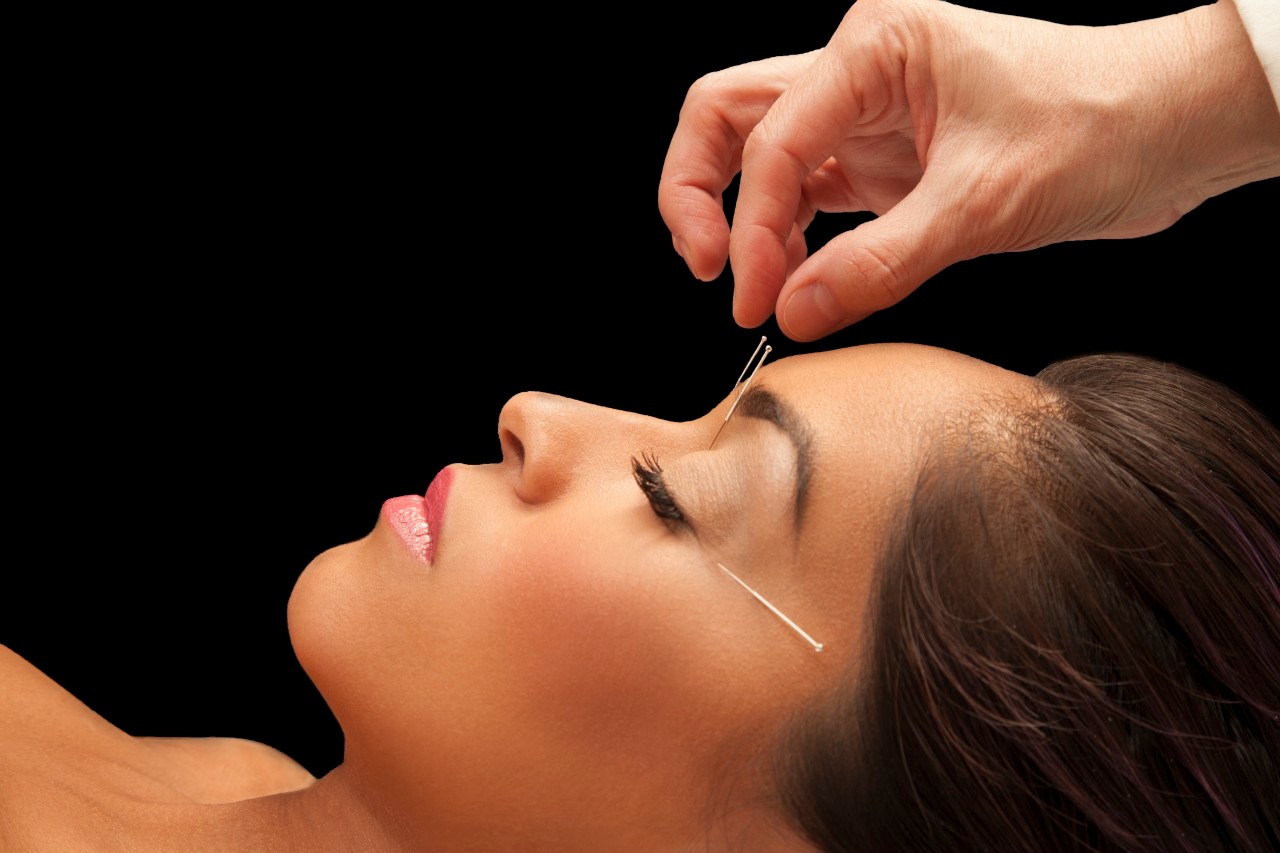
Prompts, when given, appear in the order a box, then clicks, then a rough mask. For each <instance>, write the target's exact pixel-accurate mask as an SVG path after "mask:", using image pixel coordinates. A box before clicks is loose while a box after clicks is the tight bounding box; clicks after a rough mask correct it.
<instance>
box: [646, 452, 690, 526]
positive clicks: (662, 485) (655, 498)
mask: <svg viewBox="0 0 1280 853" xmlns="http://www.w3.org/2000/svg"><path fill="white" fill-rule="evenodd" d="M631 473H632V475H633V476H635V478H636V485H637V486H639V487H640V491H642V492H644V496H645V497H646V498H647V499H648V501H649V506H650V507H652V508H653V514H654V515H656V516H658V518H660V519H662V520H663V521H664V522H666V524H667V526H668V527H672V528H673V529H674V528H675V527H684V528H687V529H689V530H692V529H693V527H692V525H690V524H689V520H688V519H687V518H685V515H684V512H682V511H681V509H680V505H679V504H677V503H676V501H675V498H673V497H671V492H670V491H668V490H667V481H666V478H664V477H663V476H662V466H661V465H659V464H658V459H657V457H655V456H651V455H649V454H648V453H643V454H641V458H640V459H636V458H635V457H634V456H633V457H631Z"/></svg>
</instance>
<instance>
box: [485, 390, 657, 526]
mask: <svg viewBox="0 0 1280 853" xmlns="http://www.w3.org/2000/svg"><path fill="white" fill-rule="evenodd" d="M674 426H676V425H675V424H671V423H668V422H667V421H661V420H657V419H656V418H648V417H645V416H643V415H635V414H631V413H630V412H621V411H618V410H616V409H606V408H603V407H601V406H593V405H591V404H589V403H583V402H580V401H578V400H572V399H569V398H567V397H559V396H556V395H554V394H542V393H537V392H532V391H526V392H524V393H522V394H517V395H515V396H514V397H512V398H511V399H510V400H508V401H507V404H506V405H505V406H503V407H502V413H501V414H500V415H499V416H498V437H499V439H500V440H501V442H502V465H503V467H504V468H505V469H506V470H507V473H508V476H509V477H510V478H511V479H512V482H513V486H514V488H515V490H516V494H517V495H518V496H519V497H520V499H521V500H523V501H525V502H526V503H541V502H544V501H548V500H552V499H554V498H556V497H558V496H560V495H562V494H564V493H565V492H566V491H568V490H569V489H571V488H573V487H574V486H575V485H576V484H577V483H578V482H579V481H581V480H582V479H584V478H586V477H589V476H594V475H597V474H600V475H607V473H609V472H614V473H617V474H619V475H620V476H630V468H629V465H630V460H631V457H632V456H638V455H639V454H640V453H641V452H642V451H644V450H648V449H653V446H654V445H655V444H659V443H661V444H663V445H666V446H670V444H671V441H672V438H673V433H672V432H671V428H672V427H674ZM615 469H616V470H615Z"/></svg>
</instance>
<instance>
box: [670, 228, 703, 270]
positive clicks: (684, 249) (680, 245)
mask: <svg viewBox="0 0 1280 853" xmlns="http://www.w3.org/2000/svg"><path fill="white" fill-rule="evenodd" d="M671 242H672V243H674V244H675V247H676V254H678V255H679V256H680V257H682V258H684V262H685V265H686V266H687V267H689V272H691V273H693V277H694V278H697V277H698V274H697V273H696V272H693V262H692V261H691V260H689V244H688V243H686V242H685V241H684V238H683V237H676V238H674V239H673V240H672V241H671Z"/></svg>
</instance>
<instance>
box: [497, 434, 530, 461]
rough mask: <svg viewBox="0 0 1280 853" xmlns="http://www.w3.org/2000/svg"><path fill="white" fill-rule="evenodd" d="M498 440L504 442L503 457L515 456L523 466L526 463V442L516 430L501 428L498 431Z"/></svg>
mask: <svg viewBox="0 0 1280 853" xmlns="http://www.w3.org/2000/svg"><path fill="white" fill-rule="evenodd" d="M498 440H499V441H501V442H502V458H503V459H504V460H505V459H509V458H514V459H515V460H516V462H517V463H519V464H520V465H521V466H523V465H524V442H522V441H521V440H520V438H519V436H517V435H516V434H515V433H514V432H512V431H511V430H509V429H504V430H501V431H500V432H499V433H498Z"/></svg>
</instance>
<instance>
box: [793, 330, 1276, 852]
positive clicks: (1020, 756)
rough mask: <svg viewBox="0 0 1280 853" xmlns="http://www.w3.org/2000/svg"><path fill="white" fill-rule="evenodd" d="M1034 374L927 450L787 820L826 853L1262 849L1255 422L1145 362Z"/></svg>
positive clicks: (1261, 512) (1271, 751)
mask: <svg viewBox="0 0 1280 853" xmlns="http://www.w3.org/2000/svg"><path fill="white" fill-rule="evenodd" d="M1038 378H1039V379H1040V381H1041V382H1042V384H1043V386H1044V388H1045V389H1046V403H1045V405H1043V406H1022V407H1020V408H1019V409H1018V410H1017V411H1014V412H1011V413H1010V415H1009V419H1008V421H1007V423H1005V422H999V423H1004V426H1002V427H1000V428H995V429H993V428H992V427H991V422H990V420H989V419H984V420H983V421H982V423H981V426H975V425H974V424H970V426H971V427H972V428H964V429H958V430H951V431H949V432H948V435H947V436H946V437H945V439H944V440H942V441H940V442H939V447H938V448H937V449H936V452H935V453H934V454H932V456H931V459H930V461H929V462H928V463H927V464H926V466H925V468H924V471H923V473H922V475H921V477H920V480H919V483H918V485H917V488H916V490H915V493H914V495H913V496H912V497H911V499H910V500H909V501H908V503H907V504H906V506H905V508H904V510H903V512H902V516H901V523H900V524H898V525H895V533H894V535H893V536H892V537H891V541H890V542H889V543H888V546H887V549H886V551H885V554H884V557H883V560H882V563H881V565H879V566H878V568H877V572H878V575H877V584H878V588H877V590H876V592H875V594H874V597H873V599H872V609H871V619H870V620H869V624H870V626H871V627H870V629H869V635H868V636H867V638H866V643H865V656H864V658H863V659H862V660H861V661H860V662H859V665H858V667H857V671H856V673H855V674H854V675H853V676H851V679H850V681H849V683H848V684H846V685H844V689H843V693H842V694H841V695H839V696H836V697H834V698H828V699H825V700H824V701H823V702H822V703H821V705H820V706H819V707H816V708H814V709H810V710H809V711H808V712H807V713H806V714H805V716H804V718H803V720H802V722H801V723H800V724H798V725H797V726H796V727H795V728H794V731H793V732H792V733H791V736H790V737H789V738H787V739H786V740H785V742H784V743H783V745H782V748H781V749H780V751H779V753H778V754H779V756H780V758H779V760H778V772H779V779H780V780H781V791H782V796H783V800H784V803H785V807H786V809H787V811H788V813H789V814H790V815H791V816H792V817H793V819H794V822H795V824H796V825H797V827H798V828H799V829H800V830H801V831H802V832H803V833H804V834H805V835H806V836H807V837H808V838H810V839H811V840H812V841H813V842H814V843H815V844H816V845H817V846H818V847H819V848H820V849H822V850H828V851H854V850H857V851H867V850H872V851H894V850H948V851H951V850H992V851H1014V850H1028V851H1030V850H1035V851H1042V850H1077V849H1080V850H1194V851H1204V850H1248V851H1254V850H1256V851H1262V850H1276V849H1280V434H1277V431H1276V429H1275V427H1274V426H1272V425H1271V424H1270V423H1269V422H1267V420H1266V419H1265V418H1264V417H1262V416H1261V415H1260V414H1258V413H1257V412H1256V411H1255V410H1254V409H1253V408H1251V407H1250V406H1249V405H1248V404H1247V403H1246V402H1244V401H1243V400H1241V399H1240V398H1238V397H1237V396H1236V395H1235V394H1233V393H1232V392H1231V391H1229V390H1227V389H1226V388H1224V387H1222V386H1221V385H1218V384H1216V383H1214V382H1212V381H1210V380H1208V379H1205V378H1203V377H1200V376H1198V375H1195V374H1193V373H1191V372H1189V371H1187V370H1184V369H1181V368H1178V367H1175V366H1173V365H1168V364H1163V363H1160V362H1156V361H1153V360H1150V359H1145V358H1141V357H1136V356H1119V355H1117V356H1089V357H1083V358H1079V359H1073V360H1070V361H1066V362H1061V363H1058V364H1055V365H1053V366H1051V367H1049V368H1048V369H1046V370H1045V371H1043V372H1042V373H1041V374H1040V375H1039V377H1038ZM975 423H976V422H975Z"/></svg>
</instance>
